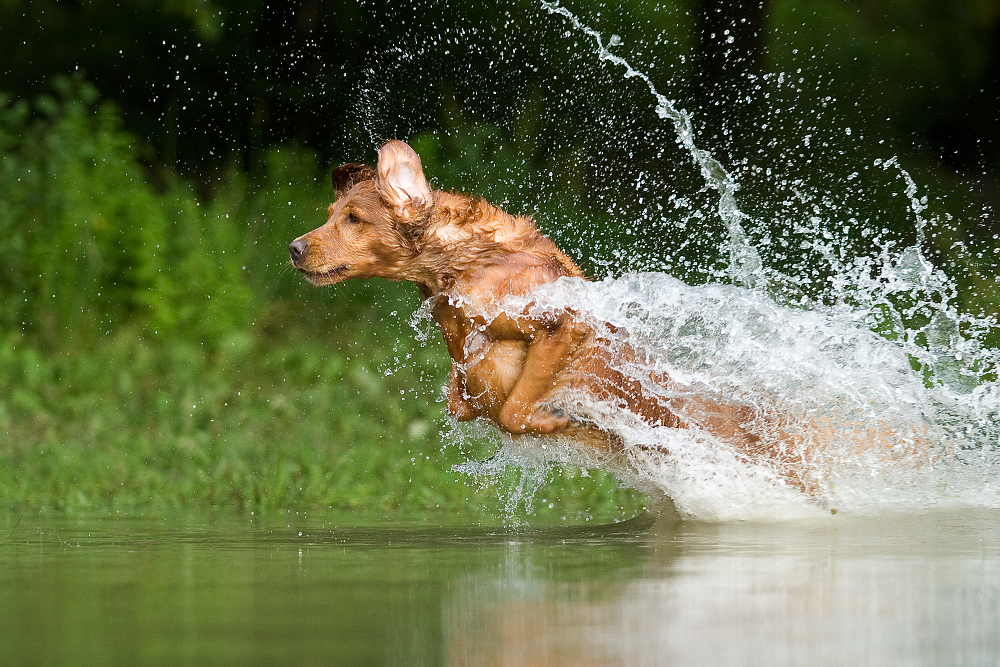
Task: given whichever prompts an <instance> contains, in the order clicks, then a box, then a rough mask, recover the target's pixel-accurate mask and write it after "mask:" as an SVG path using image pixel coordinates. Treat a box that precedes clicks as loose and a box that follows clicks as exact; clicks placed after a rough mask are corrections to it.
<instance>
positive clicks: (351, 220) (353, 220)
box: [344, 213, 361, 225]
mask: <svg viewBox="0 0 1000 667" xmlns="http://www.w3.org/2000/svg"><path fill="white" fill-rule="evenodd" d="M344 222H346V223H347V224H349V225H356V224H358V223H359V222H361V218H359V217H358V216H356V215H354V214H353V213H348V214H347V216H346V217H345V218H344Z"/></svg>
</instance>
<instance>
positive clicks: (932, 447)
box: [462, 0, 1000, 519]
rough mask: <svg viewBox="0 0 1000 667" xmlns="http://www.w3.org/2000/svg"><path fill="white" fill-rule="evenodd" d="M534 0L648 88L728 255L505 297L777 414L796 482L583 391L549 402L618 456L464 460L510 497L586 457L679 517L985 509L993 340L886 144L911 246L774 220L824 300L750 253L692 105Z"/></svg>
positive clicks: (518, 455)
mask: <svg viewBox="0 0 1000 667" xmlns="http://www.w3.org/2000/svg"><path fill="white" fill-rule="evenodd" d="M541 4H542V7H543V8H544V9H545V10H546V11H547V12H548V13H549V14H551V15H553V18H554V19H557V20H562V21H566V22H567V23H568V24H569V25H570V26H571V27H572V28H573V30H575V31H578V32H579V33H581V34H583V35H585V36H587V38H589V40H591V44H592V45H593V50H594V55H595V56H596V58H597V60H598V61H605V62H608V63H610V64H612V65H614V66H617V67H620V68H621V71H622V76H623V77H625V78H639V79H641V80H642V81H644V82H645V83H646V85H647V86H648V87H649V91H650V94H651V96H652V99H651V102H650V103H651V105H653V106H654V107H655V111H656V113H657V115H658V116H659V117H660V118H661V119H663V120H664V121H665V122H669V123H671V124H672V126H673V129H674V131H675V132H676V137H677V143H678V144H679V145H680V146H682V147H683V148H684V150H685V151H686V153H687V154H688V155H689V156H690V159H691V161H692V163H693V164H694V166H695V167H696V168H697V169H698V171H699V172H700V174H701V177H702V178H703V180H704V186H705V190H706V191H709V192H714V193H715V200H714V207H715V210H714V214H716V215H718V216H719V218H721V220H722V221H723V222H724V224H725V229H726V232H727V235H728V238H727V240H726V246H727V247H726V248H725V251H726V254H727V255H728V266H727V268H726V270H725V272H724V275H722V276H721V278H722V279H721V280H719V281H716V282H714V283H712V284H708V285H702V286H689V285H687V284H685V283H683V282H682V281H680V280H677V279H675V278H672V277H671V276H669V275H666V274H664V273H632V274H626V275H621V276H618V277H614V278H608V279H605V280H603V281H600V282H585V281H582V280H574V279H563V280H560V281H558V282H556V283H553V284H550V285H546V286H544V287H543V288H542V289H540V290H538V291H536V292H535V293H534V294H532V295H531V299H530V301H524V300H512V301H511V302H510V303H507V304H505V307H506V308H508V309H510V312H516V311H517V310H519V309H523V308H525V307H528V308H531V309H534V310H538V311H541V310H562V309H571V310H573V311H574V312H575V313H579V314H580V317H583V318H585V319H586V320H588V321H589V322H590V323H591V325H592V326H593V327H594V328H595V329H597V330H599V331H605V332H606V333H607V338H608V340H610V341H612V342H611V343H610V344H612V345H613V344H615V343H614V341H615V340H616V335H614V334H612V333H611V332H612V331H614V330H618V331H623V332H627V338H628V344H629V345H630V346H632V347H634V348H636V349H639V350H640V351H641V352H642V354H640V355H639V358H641V359H643V360H644V361H642V362H629V361H626V359H628V358H629V356H627V355H620V357H619V358H620V359H621V360H622V361H621V362H620V363H621V370H623V371H625V372H626V373H628V374H629V375H630V376H631V377H633V378H636V379H637V380H639V381H640V382H643V383H644V384H645V389H646V391H647V392H649V393H650V394H652V395H660V394H663V393H664V392H665V390H664V389H663V387H658V386H656V384H655V383H653V382H651V381H649V380H648V378H649V377H650V376H651V375H654V374H656V373H666V374H668V375H669V376H670V377H672V378H674V379H675V380H676V381H677V382H680V383H682V384H684V385H686V386H687V387H689V388H697V389H696V390H697V391H698V392H699V393H700V394H702V395H704V396H706V397H717V398H720V399H724V400H728V401H735V402H738V403H742V404H746V405H752V406H754V407H755V408H756V409H757V410H758V411H759V412H760V413H761V414H763V415H770V416H774V417H775V418H776V419H780V420H782V423H783V424H784V425H785V426H784V428H785V430H786V431H787V432H789V433H793V434H794V435H795V438H796V439H797V440H796V441H797V442H798V443H799V447H800V448H801V452H802V453H803V460H802V461H801V462H800V463H798V464H797V465H800V466H802V467H803V471H802V473H801V474H802V477H803V478H804V479H806V480H807V486H808V487H809V492H808V493H802V492H801V490H800V489H797V488H793V487H792V486H790V485H789V484H787V483H786V481H785V479H784V478H783V477H782V474H781V473H782V471H781V470H780V468H778V467H776V466H775V465H770V464H768V463H767V462H765V461H760V462H753V461H751V462H748V461H746V460H745V459H743V458H741V457H740V456H738V455H737V454H736V453H735V452H733V451H732V450H731V449H730V448H729V447H728V446H727V445H726V443H724V442H721V441H719V440H718V439H716V438H714V437H713V436H711V435H710V434H708V433H706V432H704V431H701V430H699V429H697V428H693V429H671V428H666V427H653V426H649V425H648V424H644V423H643V422H641V421H640V420H639V419H637V418H636V417H635V416H634V415H631V414H628V413H626V412H623V411H620V410H615V409H612V408H610V407H609V406H606V405H599V404H596V403H594V402H593V401H591V400H590V399H589V398H588V397H586V396H566V397H563V403H564V405H565V406H566V407H567V408H569V409H570V410H572V411H574V412H576V413H578V414H582V415H585V416H586V417H587V418H588V419H591V420H592V421H594V422H595V423H596V424H597V425H599V426H600V428H602V429H603V430H605V431H607V432H610V433H614V434H616V435H617V436H618V437H620V439H621V441H622V442H623V443H624V446H623V449H622V453H621V454H620V455H619V456H618V457H617V458H616V459H614V460H603V461H594V460H587V459H586V458H585V457H583V456H582V455H581V454H580V453H579V451H577V450H576V449H575V448H573V447H571V446H567V445H566V444H565V443H559V442H558V441H556V442H553V441H551V440H545V439H540V440H538V441H532V442H526V441H524V440H522V441H520V442H517V443H516V442H514V441H512V440H507V441H506V443H505V444H504V446H503V448H502V450H501V453H500V455H498V456H497V457H495V458H494V459H492V460H491V461H490V462H489V463H487V464H469V465H466V466H463V467H462V469H463V470H464V471H465V472H469V473H471V474H476V475H487V476H489V475H491V474H494V473H495V471H496V470H497V468H498V467H500V466H503V465H506V464H517V465H520V466H522V467H523V468H524V470H525V474H524V476H523V477H522V483H521V486H520V487H519V488H518V489H517V491H516V492H515V493H514V494H513V496H512V500H511V503H512V504H513V503H516V502H518V501H520V500H523V497H524V496H525V495H527V496H530V494H531V493H532V492H533V489H534V488H535V487H537V485H538V484H539V483H540V480H541V479H542V477H543V472H540V471H544V470H545V468H546V466H548V465H553V464H559V463H573V464H577V465H581V466H583V467H587V466H591V465H600V466H602V467H605V468H611V469H613V470H614V471H615V472H616V473H617V474H618V475H619V476H620V478H621V479H622V480H623V483H625V484H628V485H632V486H635V487H637V488H640V489H643V490H646V491H649V492H651V493H654V494H665V495H666V496H669V497H670V498H672V499H673V501H674V503H675V505H676V507H677V509H678V510H679V511H680V512H681V513H682V514H684V515H687V516H692V517H699V518H713V519H718V518H750V517H756V516H763V517H770V518H773V517H776V516H785V515H799V514H801V513H807V514H808V513H814V512H817V511H827V510H829V509H840V510H848V511H855V512H877V511H880V510H882V509H884V508H887V507H894V508H914V509H918V508H925V507H929V506H941V505H947V504H956V505H971V506H993V507H995V506H998V505H1000V483H998V482H997V474H996V473H997V470H998V465H1000V448H998V443H1000V426H998V423H1000V422H998V417H1000V385H998V382H997V380H996V369H997V363H998V354H1000V351H998V350H996V349H993V348H991V347H989V346H988V345H987V344H986V343H985V339H986V336H987V335H988V334H989V333H990V332H991V331H994V330H995V328H996V322H995V321H994V320H993V319H992V318H991V317H977V316H973V315H970V314H968V313H963V312H961V311H960V310H959V308H958V307H957V305H956V301H957V298H956V297H957V288H956V286H955V284H954V282H953V281H952V280H950V279H949V278H948V276H946V274H945V273H944V272H943V271H941V270H939V269H937V268H936V267H935V266H934V264H933V263H932V262H931V261H930V260H929V259H928V258H927V257H926V256H925V255H924V253H923V251H922V244H923V243H924V240H925V228H926V227H927V224H928V221H927V219H926V218H925V217H924V216H925V212H926V210H927V199H926V197H923V198H921V197H919V195H918V192H919V188H918V186H917V184H916V183H915V182H914V180H913V179H912V178H911V176H910V174H909V173H908V172H907V171H906V170H905V168H904V167H903V166H902V165H901V164H900V163H899V160H898V159H897V158H895V157H892V156H888V157H886V158H883V159H880V160H878V161H877V162H876V163H875V165H874V166H875V167H876V168H881V169H883V170H887V171H891V172H895V173H896V174H897V176H898V178H899V183H900V184H901V190H902V194H903V195H904V197H905V200H906V201H907V202H908V204H909V211H908V212H907V211H905V210H904V211H902V213H904V214H905V213H908V214H909V215H911V216H912V219H913V226H914V231H915V236H916V242H915V243H913V244H912V245H906V246H905V247H898V246H894V245H893V244H884V245H883V246H882V248H881V251H880V253H878V254H877V255H873V256H870V257H864V256H862V257H845V256H844V253H843V252H838V249H837V247H836V245H837V241H836V239H834V238H832V237H831V236H830V235H829V234H824V233H823V232H822V230H823V229H824V228H826V227H827V226H829V223H830V222H832V221H830V220H823V219H821V218H819V217H817V216H813V217H811V218H810V219H808V220H788V221H786V222H787V225H788V226H789V227H792V228H794V229H796V231H797V232H798V233H801V234H804V235H805V237H806V239H807V241H806V242H805V243H807V244H808V246H809V249H810V250H811V251H812V252H813V253H814V255H815V256H817V257H819V258H821V259H822V261H824V262H826V264H827V268H828V269H829V270H830V271H831V273H832V279H831V280H830V285H829V286H828V287H827V288H826V292H825V298H824V299H822V300H816V299H808V298H805V297H802V298H798V299H789V298H787V295H788V294H796V293H798V291H797V286H798V285H801V284H802V283H803V281H806V280H808V277H807V276H802V275H796V274H794V273H788V272H787V271H785V272H782V271H779V270H777V269H774V268H771V267H768V266H765V264H764V263H763V262H762V261H761V257H760V253H759V252H758V250H757V248H755V247H754V246H753V245H752V244H751V242H750V241H749V240H748V236H747V234H746V232H745V230H744V224H745V223H746V221H747V220H748V216H747V215H746V214H744V213H743V212H742V211H741V210H740V207H739V205H738V201H737V197H736V193H737V191H738V189H739V184H738V183H737V181H736V179H735V178H734V177H733V176H732V175H731V174H730V173H729V172H727V170H726V169H725V168H724V167H723V165H722V164H721V163H720V162H719V161H718V160H717V159H716V158H715V157H713V156H712V155H711V154H710V153H709V152H708V151H706V150H704V149H702V148H700V147H699V146H698V145H697V137H696V134H695V130H694V123H693V122H692V116H691V114H689V113H688V112H687V111H685V110H683V109H679V108H677V106H676V105H675V104H674V103H673V102H672V101H671V100H669V99H668V98H667V97H665V96H664V95H662V94H660V93H659V92H657V90H656V88H655V87H654V85H653V83H652V81H651V80H650V78H649V77H648V76H647V75H646V74H644V73H643V72H641V71H638V70H636V69H635V68H633V67H632V65H630V64H629V62H627V61H626V60H625V59H624V58H622V57H619V56H617V55H615V54H614V53H612V52H611V51H610V50H609V48H608V47H609V45H612V46H613V45H615V44H616V43H617V41H619V40H618V39H617V38H616V37H615V36H612V38H611V39H610V40H609V42H608V43H607V44H606V42H605V39H604V37H603V36H602V35H601V34H600V33H599V32H597V31H596V30H593V29H592V28H590V27H588V26H586V25H584V24H583V23H581V21H580V20H579V19H577V17H576V16H574V15H573V14H572V13H571V12H570V11H569V10H567V9H566V8H564V7H562V6H560V5H559V4H558V3H556V2H549V1H547V0H542V2H541ZM819 208H820V207H817V210H818V209H819ZM609 325H610V326H611V327H614V328H615V329H610V328H609ZM876 331H877V332H878V333H875V332H876ZM668 452H669V453H668Z"/></svg>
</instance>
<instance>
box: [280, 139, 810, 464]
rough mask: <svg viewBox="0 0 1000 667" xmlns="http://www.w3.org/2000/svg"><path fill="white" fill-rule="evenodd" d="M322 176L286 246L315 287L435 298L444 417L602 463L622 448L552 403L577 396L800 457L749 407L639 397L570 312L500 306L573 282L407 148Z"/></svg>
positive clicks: (552, 259) (530, 240) (540, 246)
mask: <svg viewBox="0 0 1000 667" xmlns="http://www.w3.org/2000/svg"><path fill="white" fill-rule="evenodd" d="M332 180H333V187H334V191H335V193H336V200H335V201H334V203H333V204H331V205H330V207H329V209H328V210H327V220H326V224H324V225H323V226H322V227H319V228H318V229H315V230H313V231H311V232H309V233H308V234H305V235H303V236H300V237H299V238H297V239H295V240H294V241H292V243H291V245H290V246H289V251H290V253H291V259H292V264H293V265H294V266H295V268H296V269H298V270H299V271H301V272H302V273H303V274H304V275H305V276H306V278H308V279H309V280H310V281H311V282H312V283H313V284H315V285H331V284H333V283H336V282H339V281H341V280H347V279H348V278H370V277H374V276H380V277H382V278H388V279H390V280H408V281H410V282H413V283H415V284H416V285H417V287H418V288H419V290H420V294H421V296H422V297H423V298H424V299H425V300H426V299H431V300H433V301H432V315H433V318H434V320H435V321H436V322H437V325H438V327H439V328H440V331H441V333H442V335H443V336H444V340H445V343H446V345H447V348H448V352H449V354H450V355H451V358H452V366H451V375H450V380H449V385H448V389H447V405H448V411H449V413H450V414H451V415H452V416H453V417H454V418H456V419H458V420H462V421H464V420H472V419H476V418H483V419H487V420H489V421H491V422H492V423H493V424H495V425H496V426H497V427H498V428H500V429H502V430H503V431H506V432H507V433H510V434H513V435H515V436H517V435H521V434H531V435H550V434H552V435H565V436H568V439H569V441H571V442H575V443H578V445H579V447H581V448H584V449H586V450H588V451H589V452H590V453H597V454H601V453H612V452H613V450H614V449H615V448H616V447H618V446H620V443H618V442H617V441H616V439H615V438H614V437H612V436H611V435H610V434H608V433H606V432H604V431H602V430H600V429H599V428H597V427H596V426H595V425H594V423H592V422H590V421H588V420H587V419H585V418H580V417H578V416H576V415H573V414H570V413H569V412H567V411H566V410H564V409H561V408H559V407H555V406H556V405H557V404H558V401H557V400H556V399H557V398H558V397H559V396H560V395H562V394H564V393H565V392H577V393H583V394H585V395H587V396H589V397H591V398H592V399H594V400H596V401H598V402H603V403H605V404H611V405H613V406H615V407H617V408H624V409H627V410H629V411H630V412H632V413H633V414H635V415H637V416H638V417H639V418H641V419H642V420H643V421H645V422H646V423H648V424H652V425H660V426H667V427H673V428H685V427H689V426H697V427H698V428H700V429H703V430H705V431H707V432H709V433H710V434H712V435H713V436H715V437H717V438H719V439H721V440H723V441H725V442H726V443H728V444H729V445H731V446H732V447H733V448H734V449H735V450H736V451H737V452H738V453H739V454H741V455H742V456H745V457H747V458H748V459H751V460H759V459H760V458H761V457H762V456H763V457H765V458H772V459H774V460H776V461H781V462H783V463H788V462H790V460H789V457H792V458H795V457H796V455H794V454H793V453H791V452H790V451H789V450H788V449H787V448H786V447H784V445H783V444H782V443H781V442H780V441H781V438H775V437H773V433H772V434H771V436H768V434H767V433H766V431H768V430H769V429H770V427H769V426H768V425H767V424H766V423H765V421H762V419H761V416H760V415H759V414H758V413H757V412H756V411H755V410H754V409H752V408H751V407H749V406H746V405H743V404H740V403H737V402H732V403H726V402H723V401H720V400H718V399H713V398H707V397H705V396H700V395H699V394H698V393H697V392H685V388H684V387H681V386H677V385H676V383H674V382H673V381H672V380H671V379H670V378H669V377H665V376H662V375H661V376H658V377H656V378H655V381H656V383H657V386H659V387H661V388H663V389H665V391H664V392H662V393H660V395H659V396H653V395H651V394H650V393H649V392H647V391H644V390H643V386H642V384H641V383H640V382H639V381H638V380H636V379H635V378H633V377H629V376H627V375H626V374H625V373H623V372H622V371H620V370H617V369H616V368H620V364H615V363H614V362H615V361H616V360H615V359H613V358H612V357H611V355H612V352H610V349H612V348H610V347H609V346H608V345H602V344H600V343H601V341H600V340H598V338H599V336H600V334H599V333H598V332H597V331H595V329H594V328H593V327H591V326H588V325H586V324H584V323H583V322H582V321H581V320H580V318H577V317H574V315H573V313H571V312H565V311H563V312H556V313H551V312H550V313H547V314H544V315H537V314H533V313H535V311H536V310H537V309H530V308H529V309H525V310H523V311H520V312H514V313H513V314H512V313H510V312H507V311H506V310H504V309H503V308H501V307H500V304H501V303H502V302H503V301H504V299H506V298H508V297H511V296H521V295H529V294H530V293H531V291H532V290H534V289H535V288H537V287H539V286H541V285H543V284H545V283H549V282H552V281H555V280H558V279H559V278H562V277H567V276H568V277H573V278H584V276H583V272H582V271H581V270H580V269H579V268H578V267H577V266H576V264H574V263H573V261H572V260H571V259H570V258H569V257H568V256H566V254H565V253H563V252H562V251H561V250H560V249H559V248H558V247H556V244H555V243H553V242H552V241H551V240H550V239H548V238H546V237H545V236H543V235H542V234H541V233H540V232H539V231H538V229H537V228H536V227H535V224H534V223H533V222H532V220H531V219H530V218H527V217H521V216H515V215H510V214H508V213H506V212H504V211H502V210H500V209H498V208H496V207H494V206H492V205H491V204H489V203H488V202H486V201H484V200H483V199H481V198H477V197H472V196H465V195H460V194H454V193H450V192H443V191H439V190H432V189H431V187H430V185H429V184H428V182H427V179H426V177H425V175H424V171H423V167H422V165H421V163H420V158H419V157H418V156H417V154H416V153H415V152H414V151H413V149H412V148H410V146H408V145H407V144H405V143H403V142H401V141H389V142H388V143H386V144H385V145H384V146H383V147H382V148H381V150H380V151H379V156H378V165H377V167H376V169H374V170H373V169H371V168H370V167H368V166H366V165H361V164H347V165H344V166H342V167H340V168H338V169H336V170H334V172H333V175H332ZM508 310H509V309H508ZM617 350H619V352H618V353H619V354H631V352H629V351H628V348H622V347H621V346H619V347H618V348H617ZM622 350H625V351H624V352H623V351H622ZM664 395H668V396H670V398H667V399H665V398H663V396H664Z"/></svg>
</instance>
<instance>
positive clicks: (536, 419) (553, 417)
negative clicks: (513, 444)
mask: <svg viewBox="0 0 1000 667" xmlns="http://www.w3.org/2000/svg"><path fill="white" fill-rule="evenodd" d="M576 422H577V420H576V418H575V417H574V416H573V415H571V414H569V413H568V412H566V411H565V410H563V409H562V408H539V409H537V410H535V411H534V412H532V413H531V415H530V416H529V417H528V423H527V428H526V429H525V431H526V432H528V433H540V434H546V433H555V432H557V431H562V430H564V429H566V428H569V427H570V426H572V425H574V424H575V423H576Z"/></svg>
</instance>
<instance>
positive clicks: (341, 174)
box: [330, 162, 375, 199]
mask: <svg viewBox="0 0 1000 667" xmlns="http://www.w3.org/2000/svg"><path fill="white" fill-rule="evenodd" d="M369 178H375V171H374V170H373V169H372V168H371V167H369V166H368V165H367V164H357V163H355V162H352V163H351V164H345V165H343V166H340V167H337V168H336V169H334V170H333V173H332V174H330V180H331V181H333V192H334V194H335V195H336V198H337V199H340V198H341V197H343V196H344V195H346V194H347V192H348V191H349V190H350V189H351V188H353V187H354V186H355V185H357V184H358V183H360V182H361V181H367V180H368V179H369Z"/></svg>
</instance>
